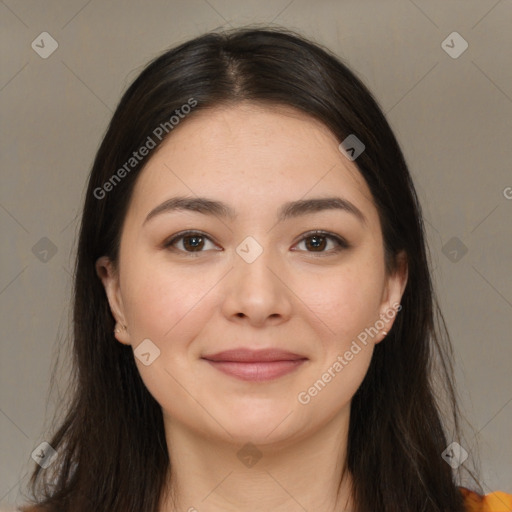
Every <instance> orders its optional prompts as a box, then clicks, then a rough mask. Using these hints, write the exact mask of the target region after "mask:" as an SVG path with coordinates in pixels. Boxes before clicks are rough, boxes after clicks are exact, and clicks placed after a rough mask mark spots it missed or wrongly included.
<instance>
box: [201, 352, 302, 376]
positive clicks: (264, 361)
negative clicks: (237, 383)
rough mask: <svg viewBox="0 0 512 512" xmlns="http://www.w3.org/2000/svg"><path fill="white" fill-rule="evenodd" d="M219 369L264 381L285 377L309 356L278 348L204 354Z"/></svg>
mask: <svg viewBox="0 0 512 512" xmlns="http://www.w3.org/2000/svg"><path fill="white" fill-rule="evenodd" d="M202 359H204V360H205V361H207V362H208V363H209V364H210V365H211V366H213V367H214V368H216V369H217V370H219V371H221V372H222V373H225V374H227V375H230V376H232V377H236V378H238V379H241V380H245V381H253V382H264V381H268V380H273V379H277V378H279V377H283V376H284V375H287V374H289V373H291V372H293V371H295V370H296V369H297V368H298V367H299V366H301V365H302V364H303V363H305V362H306V361H307V360H308V358H307V357H305V356H302V355H299V354H294V353H292V352H287V351H283V350H277V349H263V350H249V349H245V348H242V349H234V350H227V351H224V352H218V353H216V354H212V355H206V356H203V357H202Z"/></svg>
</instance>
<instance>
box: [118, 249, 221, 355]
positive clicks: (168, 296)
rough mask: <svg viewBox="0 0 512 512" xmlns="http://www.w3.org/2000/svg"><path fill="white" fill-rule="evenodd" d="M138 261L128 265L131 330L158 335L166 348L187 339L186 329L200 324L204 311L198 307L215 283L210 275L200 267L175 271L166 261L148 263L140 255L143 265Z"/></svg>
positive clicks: (125, 293) (126, 291) (126, 302)
mask: <svg viewBox="0 0 512 512" xmlns="http://www.w3.org/2000/svg"><path fill="white" fill-rule="evenodd" d="M137 260H138V259H135V258H134V259H132V261H131V262H130V263H129V264H127V265H126V266H125V270H126V279H125V282H124V286H123V290H122V295H123V304H124V306H125V312H126V316H127V322H128V323H129V325H130V333H131V334H134V335H136V336H137V337H139V338H140V337H141V336H142V339H143V338H144V337H148V338H151V337H154V338H155V340H158V341H159V342H160V343H159V346H162V347H163V346H165V345H166V344H169V343H170V342H171V341H172V342H173V345H174V341H173V340H177V339H186V336H185V334H186V332H187V331H189V330H190V329H193V325H197V323H198V322H197V315H198V314H201V310H202V308H199V307H198V306H199V305H200V304H201V303H202V302H203V301H204V300H205V299H207V298H206V297H204V296H205V290H208V289H210V288H211V287H212V285H213V284H214V283H212V284H209V283H208V276H205V275H202V274H201V271H200V270H197V269H196V270H194V269H192V270H190V269H189V270H187V271H183V269H175V270H174V271H172V272H171V271H170V267H169V265H167V264H165V262H163V263H162V262H155V261H154V260H153V262H152V264H151V265H148V264H147V261H148V260H147V259H146V260H145V261H144V258H140V261H141V264H140V265H137ZM142 262H144V263H142ZM192 321H194V323H192ZM136 341H137V340H133V344H136Z"/></svg>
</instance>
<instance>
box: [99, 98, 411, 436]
mask: <svg viewBox="0 0 512 512" xmlns="http://www.w3.org/2000/svg"><path fill="white" fill-rule="evenodd" d="M338 144H339V141H337V140H336V138H335V137H334V136H333V134H332V133H331V132H330V131H329V130H328V129H327V128H325V127H324V126H323V125H322V124H320V123H318V122H317V121H315V120H313V119H311V118H309V117H307V116H306V115H304V114H301V113H298V112H294V111H293V110H291V109H284V108H282V109H276V108H273V109H269V108H265V107H260V106H256V105H252V104H243V105H238V106H235V107H233V106H232V107H222V108H220V107H219V108H216V109H212V110H210V111H203V112H198V113H196V114H195V115H194V116H191V117H190V118H189V119H187V120H186V121H185V122H183V123H182V124H181V125H180V126H179V127H178V128H176V129H175V130H174V131H173V132H172V134H171V136H170V137H169V138H168V139H167V140H166V141H165V142H164V144H163V145H162V146H161V147H160V148H159V149H158V151H157V152H156V153H155V154H154V155H153V156H152V158H151V159H150V161H149V162H148V164H147V165H146V167H145V169H144V170H143V171H142V172H141V174H140V176H139V179H138V181H137V183H136V186H135V189H134V193H133V196H132V200H131V203H130V206H129V209H128V212H127V216H126V218H125V223H124V226H123V231H122V236H121V245H120V253H119V261H118V262H117V265H115V266H114V265H112V263H111V262H110V261H109V260H108V259H107V258H101V259H100V260H98V263H97V270H98V274H99V275H100V277H101V279H102V281H103V283H104V285H105V289H106V291H107V296H108V299H109V303H110V306H111V309H112V313H113V315H114V316H115V318H116V320H117V321H118V322H119V324H118V325H126V326H127V329H126V330H122V329H121V330H118V331H119V332H118V333H117V334H116V337H117V339H118V340H119V341H120V342H121V343H125V344H129V345H131V346H132V347H133V349H134V351H135V355H136V356H137V357H135V361H136V364H137V367H138V369H139V371H140V374H141V377H142V379H143V381H144V383H145V385H146V386H147V388H148V390H149V391H150V393H151V394H152V395H153V396H154V398H155V399H156V400H157V401H158V402H159V404H160V405H161V407H162V410H163V414H164V418H165V422H166V425H167V426H171V425H175V426H177V427H184V428H186V429H189V430H192V431H194V432H196V433H199V434H202V435H205V436H209V438H210V439H211V438H212V437H213V438H217V439H219V440H220V439H223V440H225V441H228V442H240V443H242V442H248V441H251V442H253V443H258V444H260V445H262V444H267V443H274V442H286V441H293V440H294V439H299V438H302V437H304V436H307V435H312V434H313V433H314V432H316V431H318V430H319V429H321V428H322V426H325V425H327V424H328V423H329V422H331V421H332V420H333V419H334V418H341V417H343V416H345V417H346V415H347V413H348V411H349V406H350V401H351V399H352V397H353V395H354V393H355V392H356V390H357V388H358V387H359V385H360V384H361V382H362V380H363V378H364V376H365V374H366V372H367V369H368V366H369V363H370V360H371V357H372V352H373V349H374V345H375V344H376V343H379V342H381V340H382V339H383V338H384V336H385V335H384V332H383V331H389V330H390V328H391V326H392V324H393V319H394V316H395V315H396V307H397V305H398V304H399V302H400V298H401V295H402V293H403V289H404V287H405V281H406V270H404V269H403V268H402V270H401V271H399V272H396V273H395V274H393V275H387V274H386V271H385V264H384V248H383V238H382V232H381V226H380V222H379V217H378V213H377V210H376V207H375V206H374V203H373V200H372V196H371V193H370V191H369V189H368V187H367V185H366V184H365V182H364V180H363V178H362V176H361V175H360V174H359V172H358V170H357V168H356V165H355V163H354V162H351V161H349V160H348V159H347V158H346V157H345V156H344V155H343V154H342V153H341V152H340V151H339V149H338ZM177 197H182V198H188V199H189V201H188V203H187V201H182V202H181V203H176V201H174V202H173V199H175V198H177ZM327 198H330V199H332V200H331V201H330V202H325V201H324V202H322V201H317V200H325V199H327ZM200 199H201V200H202V199H207V200H208V202H204V201H201V200H200ZM307 201H311V202H309V203H307ZM315 201H316V202H315ZM176 204H178V206H179V208H176ZM315 231H319V232H320V233H315ZM233 350H234V351H235V352H231V353H230V354H220V353H222V352H225V351H233ZM263 350H269V351H270V352H269V351H267V352H258V351H263ZM272 351H273V352H272ZM277 351H280V353H279V352H277Z"/></svg>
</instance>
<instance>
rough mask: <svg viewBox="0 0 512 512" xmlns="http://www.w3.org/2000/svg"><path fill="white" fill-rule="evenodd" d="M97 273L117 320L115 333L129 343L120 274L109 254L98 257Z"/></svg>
mask: <svg viewBox="0 0 512 512" xmlns="http://www.w3.org/2000/svg"><path fill="white" fill-rule="evenodd" d="M96 274H97V275H98V277H99V278H100V280H101V282H102V284H103V288H104V289H105V293H106V295H107V300H108V303H109V306H110V311H111V313H112V316H113V317H114V319H115V321H116V327H115V329H114V333H113V334H114V336H115V337H116V339H117V340H118V341H120V342H121V343H124V344H125V345H129V344H130V338H129V334H128V330H127V323H126V319H125V316H124V308H123V300H122V297H121V290H120V287H119V275H118V272H117V269H116V268H115V265H114V264H113V262H112V261H111V260H110V259H109V258H108V256H102V257H101V258H98V260H97V261H96Z"/></svg>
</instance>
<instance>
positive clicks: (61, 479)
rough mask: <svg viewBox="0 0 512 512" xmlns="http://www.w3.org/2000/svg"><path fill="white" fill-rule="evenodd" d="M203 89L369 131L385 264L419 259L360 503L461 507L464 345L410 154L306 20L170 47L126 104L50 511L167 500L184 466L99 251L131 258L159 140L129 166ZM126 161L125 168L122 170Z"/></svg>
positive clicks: (99, 193)
mask: <svg viewBox="0 0 512 512" xmlns="http://www.w3.org/2000/svg"><path fill="white" fill-rule="evenodd" d="M191 99H193V101H195V102H196V104H195V106H194V109H193V110H194V111H193V112H191V113H190V114H189V116H193V115H194V114H195V113H196V112H199V111H201V110H203V109H205V108H209V107H213V106H216V105H219V104H235V103H237V102H240V101H247V100H249V101H254V102H257V103H260V104H261V103H263V104H269V105H272V104H278V105H286V106H289V107H294V108H296V109H298V110H300V111H302V112H305V113H307V114H309V115H310V116H312V117H313V118H315V119H317V120H319V121H321V122H322V123H323V124H324V125H325V126H327V127H328V128H329V129H330V130H331V131H332V133H333V134H334V135H335V136H336V137H337V138H338V139H339V141H340V142H341V141H343V140H344V139H345V138H346V137H347V136H348V135H350V134H355V135H356V136H357V137H358V138H359V139H360V140H361V141H363V143H364V144H365V151H364V152H363V153H362V154H361V155H360V156H359V157H358V158H357V161H356V164H357V167H358V169H359V171H360V172H361V175H362V176H363V177H364V179H365V180H366V182H367V184H368V186H369V188H370V190H371V193H372V195H373V199H374V201H375V204H376V206H377V209H378V212H379V216H380V220H381V225H382V231H383V237H384V244H385V250H386V255H387V259H386V262H387V269H388V271H392V270H393V269H394V265H395V259H394V256H395V255H396V254H397V253H398V252H399V251H401V250H404V251H405V253H406V254H407V257H408V262H409V268H408V283H407V286H406V289H405V292H404V295H403V298H402V307H403V309H402V311H401V312H400V314H399V315H398V316H397V318H396V321H395V323H394V325H393V328H392V329H391V331H390V332H389V334H388V336H387V337H386V339H385V341H384V342H382V343H379V344H378V345H377V346H376V348H375V351H374V355H373V359H372V361H371V364H370V367H369V370H368V373H367V375H366V377H365V379H364V381H363V383H362V384H361V386H360V388H359V389H358V391H357V393H356V394H355V396H354V397H353V400H352V404H351V417H350V428H349V436H348V461H347V462H348V470H349V471H350V473H351V475H352V477H353V482H354V489H353V491H354V499H355V504H356V507H357V511H358V512H375V511H377V510H378V511H379V512H395V511H400V512H421V511H425V512H427V511H428V512H448V511H450V512H456V511H462V510H463V504H462V498H461V494H460V492H459V490H458V489H457V484H456V481H455V476H454V475H453V474H452V469H451V467H450V466H449V465H448V464H447V463H446V462H445V460H443V458H442V457H441V454H442V452H443V451H444V450H445V448H446V447H447V445H448V444H449V443H450V442H451V441H452V440H458V439H459V415H460V413H459V411H458V406H457V398H456V393H455V389H454V378H453V369H452V354H451V346H450V341H449V337H448V333H447V330H446V326H445V324H444V320H443V317H442V314H441V312H440V310H439V307H438V305H437V301H436V299H435V296H434V293H433V287H432V283H431V275H430V271H429V262H428V257H427V252H426V243H425V234H424V226H423V220H422V213H421V208H420V204H419V201H418V198H417V196H416V192H415V189H414V186H413V182H412V179H411V176H410V174H409V171H408V168H407V165H406V162H405V159H404V156H403V154H402V151H401V149H400V147H399V145H398V143H397V140H396V138H395V136H394V134H393V132H392V130H391V128H390V126H389V124H388V122H387V121H386V119H385V117H384V115H383V113H382V111H381V109H380V108H379V106H378V104H377V102H376V100H375V99H374V98H373V96H372V94H371V93H370V92H369V91H368V89H367V88H366V87H365V86H364V85H363V83H362V82H361V81H360V80H359V79H358V78H357V77H356V76H355V75H354V73H353V72H351V71H350V70H349V69H348V67H347V66H346V65H345V64H343V63H342V62H341V61H340V60H339V59H338V58H336V57H335V56H334V55H332V54H331V53H330V52H329V51H328V50H326V49H324V48H322V47H321V46H319V45H317V44H313V43H312V42H310V41H308V40H306V39H304V38H303V37H301V36H299V35H297V34H294V33H292V32H289V31H286V30H275V29H264V30H263V29H251V28H245V29H238V30H234V31H229V32H221V33H208V34H206V35H203V36H201V37H198V38H195V39H193V40H190V41H188V42H186V43H184V44H182V45H180V46H178V47H176V48H173V49H171V50H169V51H167V52H165V53H164V54H162V55H161V56H159V57H158V58H156V59H155V60H154V61H152V62H151V63H150V64H148V65H147V67H146V68H145V69H144V70H143V71H142V73H141V74H140V75H139V76H138V78H137V79H136V80H135V81H134V82H133V84H132V85H131V86H130V87H129V88H128V90H127V91H126V92H125V94H124V95H123V97H122V99H121V101H120V103H119V106H118V107H117V109H116V111H115V113H114V115H113V118H112V120H111V123H110V125H109V128H108V130H107V132H106V134H105V136H104V138H103V141H102V144H101V146H100V148H99V150H98V153H97V155H96V159H95V161H94V165H93V168H92V171H91V174H90V178H89V183H88V190H87V193H86V197H85V205H84V209H83V216H82V223H81V230H80V238H79V243H78V254H77V260H76V268H75V281H74V310H73V313H74V317H73V327H74V339H73V366H74V369H75V373H74V378H73V380H72V382H71V385H70V388H69V396H70V400H69V404H68V406H67V410H66V415H65V418H64V420H63V421H62V422H61V423H60V424H59V426H58V428H57V429H56V431H55V432H54V434H53V436H52V437H51V440H50V441H49V442H50V444H51V446H52V447H53V448H54V449H55V450H57V452H58V456H57V459H56V460H55V462H54V463H53V464H52V465H51V466H50V467H49V468H48V469H46V470H43V469H42V468H41V467H39V466H37V467H36V468H35V470H34V472H33V474H32V478H31V486H32V492H33V494H34V496H36V499H37V501H38V503H41V504H42V505H44V506H45V510H48V511H50V512H57V511H58V512H61V511H72V512H90V511H108V512H141V511H144V512H157V511H158V506H159V502H160V499H161V494H162V492H163V489H164V487H165V484H166V482H167V481H168V478H169V474H170V471H172V468H171V467H170V463H169V457H168V452H167V446H166V440H165V435H164V424H163V418H162V411H161V407H160V405H159V404H158V403H157V402H156V401H155V400H154V398H153V397H152V396H151V395H150V393H149V392H148V390H147V389H146V387H145V386H144V384H143V381H142V380H141V378H140V376H139V372H138V370H137V367H136V365H135V363H134V356H133V352H132V349H131V347H127V346H125V345H122V344H121V343H118V342H117V341H116V340H115V338H114V336H113V329H114V319H113V317H112V315H111V312H110V309H109V305H108V303H107V300H106V295H105V291H104V289H103V286H102V284H101V282H100V280H99V278H98V277H97V275H96V272H95V262H96V260H97V259H98V258H99V257H100V256H103V255H107V256H109V257H110V258H111V259H112V260H113V261H117V258H118V250H119V240H120V234H121V228H122V225H123V220H124V218H125V214H126V211H127V207H128V203H129V200H130V197H131V194H132V192H133V188H134V184H135V182H136V180H137V176H138V175H139V173H140V172H141V170H142V169H143V168H144V165H145V163H146V162H147V161H148V159H149V158H150V157H151V154H152V152H151V151H150V152H149V154H148V155H147V156H145V157H144V158H141V160H140V161H138V162H137V163H136V164H135V165H131V164H130V166H129V167H127V166H126V163H127V162H129V161H130V158H131V157H132V155H133V152H134V151H136V150H137V149H138V148H140V147H142V146H143V145H144V144H146V143H147V141H148V137H152V139H153V141H154V142H155V143H156V146H157V147H158V145H159V144H161V142H162V140H165V137H161V139H160V140H158V137H156V136H155V129H156V128H157V127H159V126H166V127H167V130H166V134H165V135H167V132H168V133H169V134H170V135H172V128H171V127H170V124H172V123H169V119H170V117H171V116H172V115H173V113H175V112H176V110H179V109H180V108H181V107H182V106H183V105H186V104H189V105H190V100H191ZM187 117H188V116H187ZM187 117H185V118H184V119H181V118H180V122H181V123H186V122H187ZM164 123H167V125H164ZM157 133H160V132H157ZM152 151H154V150H152ZM132 163H133V162H132ZM123 166H125V167H124V169H125V171H126V172H124V173H122V172H121V173H119V172H118V170H119V169H122V168H123ZM116 173H117V176H118V177H119V176H120V174H122V178H121V179H119V180H117V179H116V180H114V181H113V179H112V177H113V175H114V174H116ZM107 182H109V183H110V184H111V186H107V187H105V184H106V183H107ZM107 189H108V190H107ZM440 390H441V391H442V390H444V392H443V393H442V394H440ZM442 397H444V402H443V404H444V405H443V407H441V399H442ZM447 425H450V428H451V432H450V436H451V437H449V438H448V437H447V436H448V434H447ZM148 430H150V431H151V435H147V432H148ZM452 436H453V437H452Z"/></svg>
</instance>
